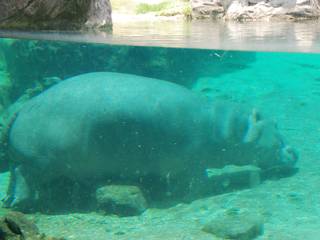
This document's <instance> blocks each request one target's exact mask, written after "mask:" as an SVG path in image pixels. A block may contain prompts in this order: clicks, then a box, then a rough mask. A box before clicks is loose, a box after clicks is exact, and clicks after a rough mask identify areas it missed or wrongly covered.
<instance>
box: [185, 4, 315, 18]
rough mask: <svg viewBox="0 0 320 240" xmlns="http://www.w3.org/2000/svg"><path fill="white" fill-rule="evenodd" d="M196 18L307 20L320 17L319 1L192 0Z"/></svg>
mask: <svg viewBox="0 0 320 240" xmlns="http://www.w3.org/2000/svg"><path fill="white" fill-rule="evenodd" d="M191 3H192V9H193V15H194V16H195V17H196V18H204V17H206V18H208V17H213V18H224V19H231V20H258V19H271V18H282V19H309V18H318V17H319V16H320V1H319V0H311V1H306V0H298V1H296V0H244V1H243V0H228V1H225V0H192V1H191Z"/></svg>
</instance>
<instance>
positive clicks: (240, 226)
mask: <svg viewBox="0 0 320 240" xmlns="http://www.w3.org/2000/svg"><path fill="white" fill-rule="evenodd" d="M202 230H203V231H205V232H208V233H211V234H213V235H215V236H217V237H220V238H223V239H237V240H250V239H254V238H256V237H257V236H259V235H261V234H262V233H263V221H262V217H261V216H260V215H259V214H254V213H250V212H248V211H238V210H237V209H231V210H227V211H226V212H224V213H223V214H222V216H218V217H216V218H215V219H213V220H211V221H209V222H208V223H206V224H205V226H204V227H203V229H202Z"/></svg>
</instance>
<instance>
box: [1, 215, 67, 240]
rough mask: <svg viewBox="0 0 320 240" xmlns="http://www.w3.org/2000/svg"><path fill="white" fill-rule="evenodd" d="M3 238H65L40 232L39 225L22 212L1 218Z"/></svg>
mask: <svg viewBox="0 0 320 240" xmlns="http://www.w3.org/2000/svg"><path fill="white" fill-rule="evenodd" d="M0 239H1V240H63V239H62V238H59V239H58V238H54V237H47V236H45V235H44V234H40V233H39V230H38V227H37V226H36V225H35V224H34V223H32V222H31V221H29V220H28V219H27V218H26V217H25V216H24V215H23V214H22V213H19V212H10V213H8V214H7V215H6V216H5V217H3V218H1V219H0Z"/></svg>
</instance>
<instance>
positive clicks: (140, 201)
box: [96, 185, 147, 216]
mask: <svg viewBox="0 0 320 240" xmlns="http://www.w3.org/2000/svg"><path fill="white" fill-rule="evenodd" d="M96 199H97V203H98V208H99V209H100V210H102V211H104V212H106V213H114V214H117V215H120V216H132V215H139V214H141V213H142V212H143V211H145V210H146V208H147V202H146V200H145V198H144V196H143V194H142V192H141V190H140V189H139V188H138V187H136V186H126V185H109V186H104V187H101V188H98V189H97V191H96Z"/></svg>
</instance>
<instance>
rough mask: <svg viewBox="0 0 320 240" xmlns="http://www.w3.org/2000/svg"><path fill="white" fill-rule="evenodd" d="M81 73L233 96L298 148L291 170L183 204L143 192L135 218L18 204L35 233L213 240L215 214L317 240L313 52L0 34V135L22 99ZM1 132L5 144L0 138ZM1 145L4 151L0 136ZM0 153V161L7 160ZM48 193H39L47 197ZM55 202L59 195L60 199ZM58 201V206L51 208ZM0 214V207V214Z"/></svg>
mask: <svg viewBox="0 0 320 240" xmlns="http://www.w3.org/2000/svg"><path fill="white" fill-rule="evenodd" d="M89 72H118V73H128V74H135V75H139V76H145V77H151V78H157V79H162V80H165V81H170V82H173V83H176V84H178V85H182V86H184V87H186V88H188V89H190V90H191V91H194V92H197V93H198V94H199V95H202V96H206V97H207V98H208V99H209V100H210V101H211V100H213V101H216V100H219V101H220V100H221V101H227V102H232V103H240V104H243V105H244V106H247V107H249V108H256V109H259V111H261V112H262V114H263V117H265V118H267V119H271V120H273V121H275V122H276V123H277V126H278V128H279V131H280V132H281V135H283V136H284V138H285V140H286V142H288V143H289V144H290V145H292V146H294V148H295V149H297V151H298V152H299V160H298V161H297V163H296V165H295V167H296V168H297V171H294V172H293V173H290V174H284V175H283V174H277V173H275V174H272V176H271V177H267V178H266V179H263V181H262V182H261V183H260V184H259V183H258V184H254V185H250V184H249V185H248V184H245V183H244V185H243V186H240V187H239V186H235V187H234V188H228V184H229V182H228V181H229V180H230V179H227V181H226V180H223V181H226V182H223V183H222V186H225V187H226V188H225V191H224V190H223V189H222V190H220V191H219V193H218V194H217V192H215V193H214V191H213V192H212V194H209V195H206V196H205V197H202V198H201V197H200V198H197V199H193V201H192V202H184V201H183V200H179V199H175V200H174V201H170V204H162V203H161V201H166V200H163V199H161V200H160V199H159V201H157V199H153V200H149V199H147V201H150V202H149V203H148V204H149V206H150V207H149V208H148V209H147V210H146V211H145V212H143V213H142V214H141V215H138V216H130V217H118V216H116V215H109V214H105V213H101V212H100V211H99V210H96V209H92V208H90V209H89V210H88V209H86V207H83V208H82V209H81V207H80V209H79V207H77V208H76V209H75V208H71V207H70V209H68V206H69V205H68V204H61V205H59V204H57V205H54V204H53V205H52V204H51V205H50V204H49V205H50V206H48V207H49V208H50V210H47V209H46V205H45V204H44V206H42V207H41V208H40V210H39V209H38V210H32V208H30V209H27V210H26V209H24V211H25V212H28V214H30V216H31V217H32V218H34V219H35V221H36V223H37V225H38V227H39V228H40V230H41V231H42V232H45V233H46V234H48V235H52V236H58V237H65V238H66V239H70V240H71V239H98V240H99V239H218V238H216V235H215V234H214V233H208V232H207V231H203V229H204V226H205V225H206V224H208V222H210V221H212V220H213V221H217V219H219V218H220V219H221V216H222V215H225V214H227V215H228V214H229V215H233V214H238V212H240V213H244V214H248V215H250V214H256V215H259V216H260V218H261V219H262V222H263V228H264V231H263V233H261V234H260V235H259V236H258V237H257V238H256V239H302V238H303V239H318V236H319V234H320V230H319V225H320V202H319V198H320V194H319V186H320V174H319V171H320V164H319V156H320V137H319V136H320V114H319V102H320V55H319V54H300V53H285V52H283V53H282V52H240V51H220V50H195V49H182V48H181V49H175V48H152V47H133V46H110V45H96V44H81V43H64V42H54V41H31V40H18V39H0V94H1V95H0V114H1V118H0V119H1V121H2V125H3V126H2V129H1V134H2V135H3V136H4V135H5V132H6V131H5V129H6V128H7V126H9V125H10V124H9V123H10V121H14V117H12V115H13V112H18V111H19V109H20V108H21V106H23V104H24V103H25V102H26V101H28V99H29V98H31V97H33V96H36V95H38V94H40V93H41V92H43V91H46V89H48V88H50V87H51V86H52V85H54V84H56V83H57V82H61V81H63V80H64V79H67V78H69V77H73V76H76V75H79V74H83V73H89ZM70 91H71V89H70ZM17 101H18V102H17ZM128 104H129V103H128ZM3 139H6V141H7V137H3ZM1 144H3V145H2V146H1V147H2V149H5V150H6V149H7V148H6V146H4V141H3V142H2V143H1ZM30 148H32V146H30ZM8 156H9V155H6V156H5V157H3V158H2V159H1V161H5V160H7V159H9V157H8ZM11 160H12V159H10V161H11ZM12 161H14V160H12ZM2 165H3V164H0V166H2ZM4 169H5V168H3V169H1V170H2V171H3V170H4ZM93 175H94V173H93ZM8 176H9V174H8V173H7V172H4V173H2V174H1V175H0V180H1V186H0V197H1V198H2V197H4V196H5V192H6V189H7V184H8ZM243 178H245V176H244V177H243ZM239 179H241V177H240V178H239ZM230 181H231V180H230ZM126 182H128V181H126ZM51 184H52V185H51V186H50V184H49V185H46V186H47V187H48V188H49V190H50V188H52V189H55V190H56V189H57V188H63V187H65V186H63V185H58V186H56V185H55V186H53V184H54V183H51ZM60 184H61V183H60ZM64 184H68V182H66V183H64ZM156 184H157V181H155V182H151V183H149V184H148V186H147V187H150V188H157V186H155V185H156ZM153 185H154V186H153ZM240 185H241V183H240ZM62 186H63V187H62ZM80 191H81V190H80ZM159 191H161V188H159ZM58 192H59V191H58ZM59 193H60V192H59ZM62 194H63V192H62ZM80 196H82V195H80ZM55 197H56V196H55V195H52V196H46V198H47V199H49V200H50V198H55ZM58 199H59V201H60V202H61V199H62V200H63V199H64V196H63V195H62V196H59V197H58ZM66 199H68V200H70V198H66ZM75 201H77V199H75ZM152 201H154V202H156V203H153V202H152ZM159 202H160V203H159ZM172 202H173V203H172ZM53 203H56V202H55V201H53ZM61 206H64V209H63V210H61V209H59V207H61ZM66 206H67V207H66ZM70 206H71V205H70ZM55 208H56V209H55ZM55 210H56V211H55ZM6 211H7V210H0V215H3V214H5V212H6ZM36 211H40V213H37V214H36ZM58 213H59V214H58ZM215 219H216V220H215ZM226 224H228V223H226ZM230 228H232V226H230ZM246 239H251V238H246Z"/></svg>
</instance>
